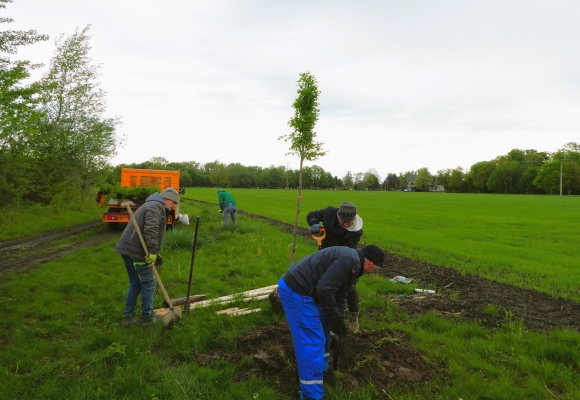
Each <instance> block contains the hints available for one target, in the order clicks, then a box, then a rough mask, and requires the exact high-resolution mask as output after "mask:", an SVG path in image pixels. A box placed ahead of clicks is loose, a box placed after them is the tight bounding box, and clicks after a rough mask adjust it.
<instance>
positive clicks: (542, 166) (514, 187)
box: [386, 142, 580, 194]
mask: <svg viewBox="0 0 580 400" xmlns="http://www.w3.org/2000/svg"><path fill="white" fill-rule="evenodd" d="M560 180H561V184H562V188H563V193H564V194H580V144H578V143H574V142H571V143H567V144H566V145H564V146H563V147H562V148H561V149H559V150H557V151H555V152H553V153H549V152H539V151H537V150H520V149H513V150H511V151H510V152H509V153H507V154H505V155H502V156H499V157H496V158H495V159H493V160H491V161H480V162H477V163H475V164H473V165H472V166H471V168H470V169H469V170H467V171H466V170H464V169H463V168H461V167H457V168H455V169H444V170H439V171H437V173H436V174H434V175H432V174H431V173H430V172H429V169H428V168H420V169H419V170H417V171H410V172H407V173H404V174H400V175H399V176H397V175H395V174H388V176H387V179H386V185H388V187H389V189H394V190H397V189H400V188H408V189H411V187H410V186H409V182H413V187H414V188H416V189H417V190H422V191H427V190H429V188H432V187H433V186H434V185H441V186H443V187H445V190H446V191H448V192H472V193H512V194H546V193H548V194H551V193H559V190H560Z"/></svg>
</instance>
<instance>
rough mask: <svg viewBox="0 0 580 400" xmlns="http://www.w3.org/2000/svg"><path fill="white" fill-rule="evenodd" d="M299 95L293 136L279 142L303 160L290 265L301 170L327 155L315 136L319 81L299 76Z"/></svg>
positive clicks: (294, 244) (289, 135)
mask: <svg viewBox="0 0 580 400" xmlns="http://www.w3.org/2000/svg"><path fill="white" fill-rule="evenodd" d="M297 93H298V95H297V96H296V100H294V104H292V107H294V116H293V117H292V118H291V119H290V121H288V125H289V126H290V127H291V128H292V133H290V134H288V135H282V136H280V137H279V138H278V140H284V141H285V142H290V151H289V152H288V153H287V155H288V154H291V155H295V156H298V158H299V159H300V169H299V172H298V203H297V205H296V219H295V221H294V234H293V236H292V249H291V254H290V264H292V263H293V262H294V254H295V253H296V236H297V235H298V219H299V217H300V201H301V200H302V167H303V166H304V160H307V161H314V160H317V159H318V158H319V157H322V156H323V155H325V154H326V152H325V151H323V150H322V145H323V143H319V142H315V141H314V140H315V138H316V132H314V126H315V125H316V122H317V121H318V115H319V113H320V110H319V108H318V107H319V103H318V96H319V95H320V91H319V90H318V82H317V81H316V78H315V77H314V76H313V75H311V74H310V72H305V73H302V74H300V79H298V91H297Z"/></svg>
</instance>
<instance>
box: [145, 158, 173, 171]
mask: <svg viewBox="0 0 580 400" xmlns="http://www.w3.org/2000/svg"><path fill="white" fill-rule="evenodd" d="M147 164H148V166H147V168H149V169H167V168H168V165H169V161H168V160H167V159H166V158H165V157H151V158H150V159H149V160H148V161H147Z"/></svg>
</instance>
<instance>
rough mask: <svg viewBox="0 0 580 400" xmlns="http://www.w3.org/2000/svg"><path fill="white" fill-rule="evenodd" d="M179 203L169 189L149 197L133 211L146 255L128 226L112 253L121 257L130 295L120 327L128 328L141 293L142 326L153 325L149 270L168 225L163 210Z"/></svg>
mask: <svg viewBox="0 0 580 400" xmlns="http://www.w3.org/2000/svg"><path fill="white" fill-rule="evenodd" d="M178 202H179V194H178V193H177V191H176V190H175V189H173V188H172V187H168V188H167V189H165V190H163V191H162V192H161V194H159V193H155V194H152V195H151V196H149V197H148V198H147V200H145V203H144V204H143V205H142V206H141V207H139V208H138V209H137V211H135V221H137V225H138V226H139V230H140V231H141V234H142V235H143V239H144V240H145V244H146V245H147V250H148V252H149V255H148V256H147V257H145V250H144V249H143V246H142V245H141V241H140V239H139V236H138V235H137V233H136V232H135V228H134V227H133V224H132V223H129V224H127V226H126V227H125V230H124V231H123V234H122V235H121V238H120V239H119V242H118V243H117V246H115V252H116V253H119V254H121V257H122V258H123V261H124V262H125V268H126V269H127V275H128V277H129V291H128V292H127V299H126V301H125V311H123V314H124V316H123V321H122V322H121V325H122V326H123V327H126V326H129V325H130V324H131V323H132V322H133V319H134V317H135V309H136V305H137V297H139V293H141V323H142V324H144V325H147V324H150V323H151V322H153V321H154V319H155V317H154V315H153V295H154V293H155V277H154V276H153V271H152V269H151V267H150V265H151V264H154V263H155V262H156V261H157V257H158V254H159V250H161V244H162V243H163V236H164V235H165V227H166V224H167V214H166V209H171V208H172V207H174V206H175V205H176V204H177V203H178Z"/></svg>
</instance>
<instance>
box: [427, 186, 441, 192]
mask: <svg viewBox="0 0 580 400" xmlns="http://www.w3.org/2000/svg"><path fill="white" fill-rule="evenodd" d="M429 191H430V192H444V191H445V186H443V185H429Z"/></svg>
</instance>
